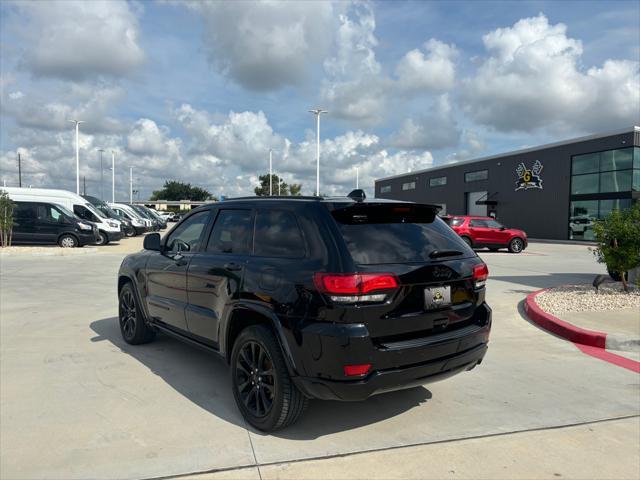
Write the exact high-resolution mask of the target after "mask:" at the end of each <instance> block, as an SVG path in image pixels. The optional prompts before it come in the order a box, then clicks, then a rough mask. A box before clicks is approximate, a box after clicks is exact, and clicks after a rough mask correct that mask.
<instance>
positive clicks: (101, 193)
mask: <svg viewBox="0 0 640 480" xmlns="http://www.w3.org/2000/svg"><path fill="white" fill-rule="evenodd" d="M98 152H100V200H102V201H103V202H104V187H103V185H102V179H103V177H104V170H103V169H102V152H104V150H103V149H102V148H99V149H98Z"/></svg>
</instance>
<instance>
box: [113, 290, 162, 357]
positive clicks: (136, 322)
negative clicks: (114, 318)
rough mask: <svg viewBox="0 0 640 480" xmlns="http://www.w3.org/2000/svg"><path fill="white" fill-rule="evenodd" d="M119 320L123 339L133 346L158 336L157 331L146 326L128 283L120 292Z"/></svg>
mask: <svg viewBox="0 0 640 480" xmlns="http://www.w3.org/2000/svg"><path fill="white" fill-rule="evenodd" d="M118 320H119V323H120V333H121V334H122V338H123V339H124V341H125V342H127V343H130V344H131V345H138V344H141V343H148V342H150V341H151V340H153V339H154V338H155V336H156V332H155V330H154V329H153V328H152V327H150V326H148V325H147V324H146V322H145V320H144V317H143V316H142V312H141V310H140V307H139V306H138V300H137V299H136V296H135V293H134V291H133V286H132V284H131V283H126V284H125V285H124V286H123V287H122V290H120V295H119V299H118Z"/></svg>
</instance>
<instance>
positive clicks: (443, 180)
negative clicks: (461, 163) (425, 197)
mask: <svg viewBox="0 0 640 480" xmlns="http://www.w3.org/2000/svg"><path fill="white" fill-rule="evenodd" d="M446 184H447V177H436V178H430V179H429V186H430V187H441V186H442V185H446Z"/></svg>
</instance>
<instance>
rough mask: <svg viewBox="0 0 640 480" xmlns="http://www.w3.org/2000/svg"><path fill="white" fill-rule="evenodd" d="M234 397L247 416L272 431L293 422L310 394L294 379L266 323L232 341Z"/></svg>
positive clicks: (254, 422) (250, 327)
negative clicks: (301, 389)
mask: <svg viewBox="0 0 640 480" xmlns="http://www.w3.org/2000/svg"><path fill="white" fill-rule="evenodd" d="M230 364H231V383H232V388H233V397H234V399H235V401H236V405H237V406H238V409H239V410H240V412H241V413H242V416H243V417H244V419H245V420H246V421H247V422H248V423H250V424H251V425H252V426H254V427H255V428H257V429H258V430H262V431H264V432H270V431H274V430H278V429H280V428H283V427H286V426H288V425H291V424H292V423H294V422H295V421H296V420H297V419H298V418H299V417H300V415H302V412H304V409H305V408H306V406H307V400H308V399H307V397H305V396H304V395H303V393H302V392H301V391H300V390H298V388H297V387H296V385H295V384H294V383H293V381H292V380H291V376H290V375H289V370H288V368H287V364H286V361H285V359H284V355H283V353H282V349H281V348H280V344H279V343H278V340H277V339H276V337H275V335H274V333H273V331H272V330H271V328H269V327H268V326H266V325H251V326H249V327H247V328H245V329H244V330H242V331H241V332H240V334H239V335H238V338H237V339H236V340H235V342H234V343H233V350H232V352H231V358H230Z"/></svg>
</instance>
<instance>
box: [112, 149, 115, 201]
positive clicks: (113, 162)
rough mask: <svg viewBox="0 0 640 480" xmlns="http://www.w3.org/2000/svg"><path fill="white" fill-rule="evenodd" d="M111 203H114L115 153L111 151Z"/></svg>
mask: <svg viewBox="0 0 640 480" xmlns="http://www.w3.org/2000/svg"><path fill="white" fill-rule="evenodd" d="M111 202H112V203H115V202H116V152H114V151H113V150H111Z"/></svg>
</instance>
